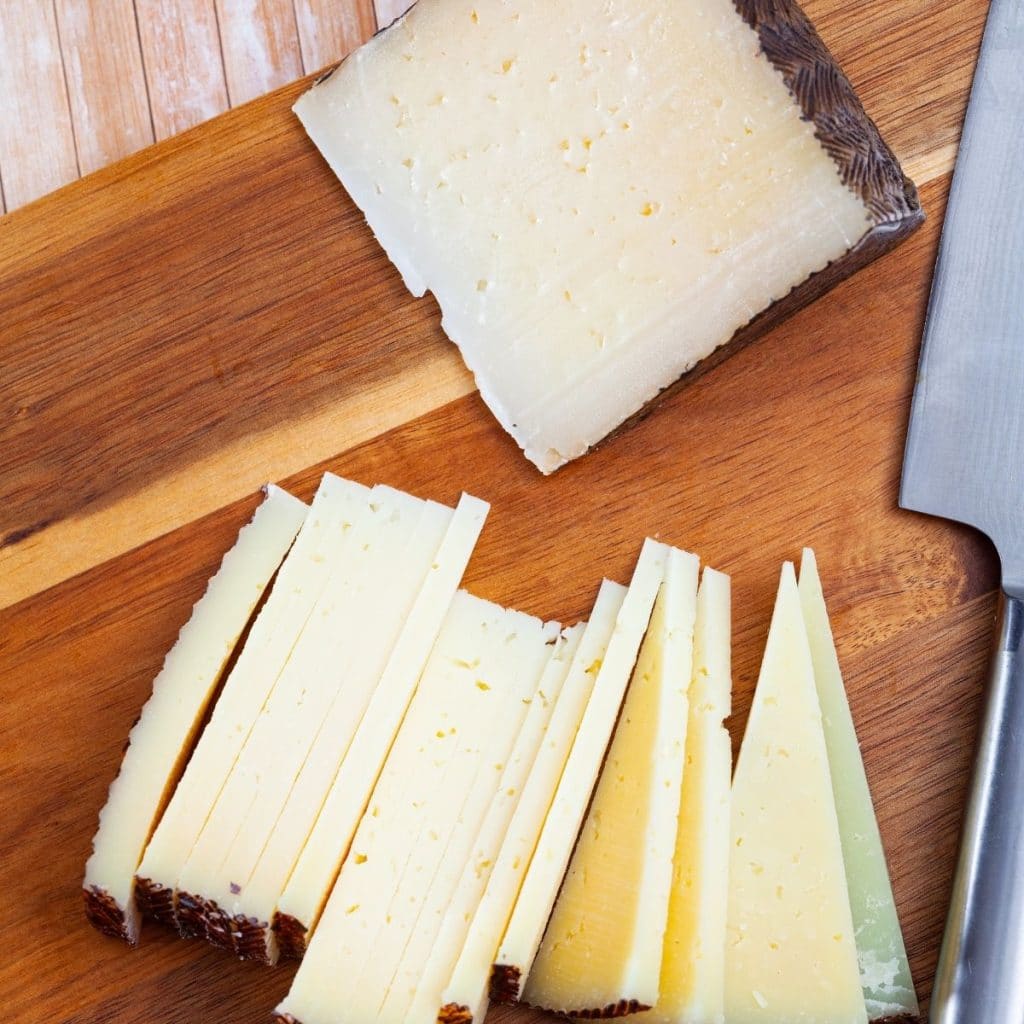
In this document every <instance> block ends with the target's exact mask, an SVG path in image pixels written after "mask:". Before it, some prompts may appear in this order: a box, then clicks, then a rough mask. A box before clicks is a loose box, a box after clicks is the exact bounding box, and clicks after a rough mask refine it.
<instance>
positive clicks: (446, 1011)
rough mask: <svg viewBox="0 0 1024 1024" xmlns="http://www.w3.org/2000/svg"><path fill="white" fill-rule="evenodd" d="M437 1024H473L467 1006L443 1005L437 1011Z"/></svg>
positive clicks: (471, 1015)
mask: <svg viewBox="0 0 1024 1024" xmlns="http://www.w3.org/2000/svg"><path fill="white" fill-rule="evenodd" d="M437 1024H473V1014H472V1012H471V1011H470V1009H469V1007H468V1006H461V1005H459V1004H458V1003H445V1004H444V1006H442V1007H441V1009H440V1010H438V1011H437Z"/></svg>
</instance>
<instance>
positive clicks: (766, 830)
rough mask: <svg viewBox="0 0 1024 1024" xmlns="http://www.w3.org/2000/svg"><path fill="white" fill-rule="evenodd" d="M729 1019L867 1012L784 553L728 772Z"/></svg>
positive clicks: (816, 1020)
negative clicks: (748, 702) (748, 708)
mask: <svg viewBox="0 0 1024 1024" xmlns="http://www.w3.org/2000/svg"><path fill="white" fill-rule="evenodd" d="M725 1019H726V1020H727V1021H729V1024H757V1022H769V1021H771V1022H773V1024H774V1022H776V1021H783V1020H784V1021H792V1022H797V1021H799V1022H801V1024H864V1022H865V1021H866V1020H867V1014H866V1012H865V1008H864V997H863V995H862V994H861V986H860V974H859V971H858V968H857V948H856V945H855V942H854V934H853V921H852V919H851V915H850V899H849V895H848V892H847V887H846V874H845V872H844V870H843V852H842V846H841V844H840V839H839V823H838V820H837V818H836V808H835V801H834V800H833V797H832V781H831V778H830V775H829V763H828V753H827V750H826V747H825V736H824V732H823V731H822V724H821V711H820V709H819V706H818V697H817V693H816V691H815V685H814V667H813V664H812V661H811V649H810V645H809V643H808V640H807V630H806V628H805V626H804V619H803V611H802V609H801V606H800V594H799V591H798V590H797V583H796V576H795V574H794V572H793V565H792V563H790V562H787V563H786V564H785V565H784V566H783V569H782V579H781V582H780V585H779V593H778V598H777V600H776V604H775V611H774V614H773V615H772V624H771V629H770V631H769V633H768V643H767V646H766V647H765V652H764V660H763V662H762V664H761V673H760V676H759V677H758V681H757V689H756V691H755V693H754V704H753V707H752V708H751V711H750V718H749V720H748V722H747V730H746V734H745V736H744V737H743V745H742V747H741V748H740V755H739V761H738V763H737V766H736V774H735V776H734V778H733V791H732V821H731V829H730V857H729V901H728V915H727V928H726V948H725Z"/></svg>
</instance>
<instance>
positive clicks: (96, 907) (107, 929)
mask: <svg viewBox="0 0 1024 1024" xmlns="http://www.w3.org/2000/svg"><path fill="white" fill-rule="evenodd" d="M82 896H83V898H84V900H85V916H86V918H87V919H88V921H89V924H91V925H92V926H93V928H95V929H96V930H97V931H98V932H102V933H103V934H104V935H109V936H110V937H111V938H112V939H120V940H121V941H122V942H127V943H128V944H129V945H130V946H135V945H138V940H137V939H133V938H132V934H131V932H130V931H129V929H128V922H127V921H126V920H125V916H124V912H123V911H122V910H121V908H120V907H119V906H118V904H117V900H115V899H114V897H113V896H111V895H110V893H109V892H107V890H106V889H101V888H100V887H99V886H98V885H93V886H90V887H89V888H88V889H83V890H82Z"/></svg>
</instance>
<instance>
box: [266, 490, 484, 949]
mask: <svg viewBox="0 0 1024 1024" xmlns="http://www.w3.org/2000/svg"><path fill="white" fill-rule="evenodd" d="M488 510H489V506H488V505H487V503H486V502H483V501H480V499H478V498H473V497H470V496H469V495H463V496H462V498H461V499H460V501H459V503H458V506H457V507H456V509H455V514H454V516H453V517H452V521H451V524H450V526H449V528H448V531H447V533H446V534H445V537H444V540H443V541H442V542H441V547H440V548H439V549H438V552H437V557H436V558H435V560H434V562H433V563H432V565H431V568H430V572H429V574H428V576H427V579H426V581H425V582H424V584H423V587H422V589H421V590H420V593H419V595H418V596H417V598H416V602H415V604H414V605H413V608H412V610H411V611H410V613H409V616H408V618H407V620H406V623H405V627H404V628H403V630H402V634H401V636H400V637H399V638H398V641H397V643H396V644H395V648H394V650H393V651H392V653H391V657H390V659H389V660H388V664H387V667H386V668H385V669H384V672H383V674H382V676H381V679H380V682H379V683H378V684H377V687H376V689H375V691H374V694H373V697H372V698H371V699H370V703H369V705H368V707H367V709H366V712H365V714H364V715H363V718H362V720H361V721H360V723H359V728H358V729H357V730H356V733H355V736H354V737H353V739H352V743H351V746H350V747H349V749H348V751H347V752H346V753H345V756H344V758H343V759H342V758H341V757H340V753H339V754H338V756H336V757H334V758H331V757H329V756H328V754H329V751H327V750H326V749H324V748H318V750H317V752H316V754H317V756H316V757H311V758H309V759H307V761H306V763H305V764H304V765H303V768H302V771H301V772H300V774H299V777H298V779H297V781H296V784H295V787H294V789H293V790H292V794H291V796H290V798H289V802H288V804H287V806H286V807H285V810H284V812H283V813H282V816H281V819H280V821H279V826H278V827H279V829H280V828H283V827H287V829H288V830H290V831H294V832H299V831H303V830H304V831H305V832H306V834H307V839H306V842H305V845H304V846H303V848H302V852H301V854H300V855H299V856H298V859H297V860H296V861H295V862H294V864H293V865H292V866H291V867H290V872H289V874H287V875H282V873H281V872H280V871H278V870H277V869H276V868H275V867H274V866H273V865H274V864H276V863H277V862H278V858H277V851H276V846H277V843H276V842H275V837H271V841H270V844H269V846H268V848H267V850H265V851H264V854H263V857H262V858H261V860H260V863H259V865H258V866H257V868H256V872H255V874H254V876H253V883H258V884H260V885H261V886H262V885H265V884H270V883H269V880H268V881H267V882H265V881H264V880H263V879H262V878H261V877H260V876H261V875H265V874H268V873H270V874H272V875H273V878H272V884H273V885H276V886H278V887H279V894H280V895H279V897H278V901H277V909H276V911H275V923H276V925H277V931H276V934H277V936H278V939H279V940H282V945H283V946H284V950H283V951H284V952H286V953H288V954H289V955H301V954H302V951H303V949H304V947H305V942H306V939H307V937H308V936H309V935H310V934H311V933H312V931H313V929H314V928H315V927H316V924H317V921H318V919H319V917H320V912H321V909H322V908H323V905H324V903H325V901H326V900H327V896H328V894H329V893H330V891H331V886H332V885H333V884H334V880H335V878H336V877H337V874H338V869H339V867H340V866H341V863H342V860H343V859H344V857H345V855H346V853H347V852H348V849H349V844H350V843H351V840H352V836H353V834H354V832H355V830H356V827H357V825H358V823H359V819H360V816H361V815H362V813H363V811H364V809H365V807H366V804H367V801H368V800H369V798H370V793H371V791H372V790H373V787H374V785H375V783H376V782H377V778H378V776H379V774H380V772H381V768H382V766H383V764H384V763H385V759H386V757H387V756H388V751H389V750H390V748H391V744H392V741H393V740H394V738H395V734H396V733H397V732H398V730H399V727H400V725H401V723H402V718H403V716H404V715H405V713H406V709H407V708H408V707H409V702H410V700H411V699H412V697H413V694H414V692H415V690H416V687H417V684H418V681H419V679H420V677H421V675H422V673H423V670H424V666H425V665H426V664H427V660H428V658H429V656H430V652H431V649H432V648H433V647H434V644H435V641H436V640H437V638H438V634H439V632H440V630H441V629H442V627H443V623H444V621H445V618H446V616H447V614H448V613H449V609H450V607H451V605H452V600H453V598H454V596H455V593H456V590H457V588H458V586H459V581H460V580H461V579H462V574H463V572H464V571H465V569H466V565H467V564H468V563H469V559H470V556H471V555H472V552H473V548H474V547H475V545H476V542H477V539H478V538H479V536H480V531H481V530H482V529H483V524H484V520H485V519H486V517H487V512H488ZM272 857H273V859H271V858H272ZM282 925H283V927H282Z"/></svg>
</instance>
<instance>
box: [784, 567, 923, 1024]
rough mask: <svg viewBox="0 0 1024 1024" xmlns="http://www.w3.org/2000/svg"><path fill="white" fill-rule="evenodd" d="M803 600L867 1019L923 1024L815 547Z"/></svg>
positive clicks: (803, 578) (803, 570) (803, 580)
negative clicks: (919, 1021)
mask: <svg viewBox="0 0 1024 1024" xmlns="http://www.w3.org/2000/svg"><path fill="white" fill-rule="evenodd" d="M800 601H801V604H802V605H803V610H804V622H805V623H806V624H807V635H808V638H809V639H810V643H811V658H812V660H813V662H814V681H815V683H816V684H817V688H818V701H819V703H820V704H821V714H822V720H823V723H824V726H825V746H826V747H827V748H828V760H829V766H830V768H831V775H832V792H833V794H834V795H835V800H836V814H837V816H838V818H839V835H840V839H841V840H842V844H843V864H844V866H845V868H846V884H847V886H848V887H849V890H850V910H851V912H852V914H853V927H854V935H855V938H856V942H857V960H858V962H859V963H860V982H861V988H862V989H863V991H864V1004H865V1007H866V1009H867V1013H868V1019H869V1020H883V1019H885V1018H886V1017H904V1016H908V1017H912V1018H914V1019H916V1018H917V1017H918V1016H919V1014H920V1010H919V1008H918V1005H917V996H916V994H915V992H914V980H913V978H912V977H911V975H910V963H909V961H908V960H907V951H906V948H905V947H904V945H903V932H902V931H901V930H900V922H899V917H898V916H897V914H896V900H895V899H894V897H893V892H892V885H891V883H890V882H889V870H888V867H887V865H886V862H885V850H884V848H883V846H882V836H881V834H880V833H879V831H878V822H877V820H876V819H875V808H874V805H873V803H872V801H871V790H870V789H869V788H868V778H867V775H866V774H865V771H864V761H863V759H862V758H861V754H860V745H859V744H858V742H857V732H856V730H855V729H854V725H853V717H852V716H851V714H850V705H849V703H848V702H847V699H846V689H845V687H844V686H843V674H842V671H841V670H840V668H839V658H838V656H837V654H836V648H835V644H834V643H833V641H832V628H831V626H830V625H829V621H828V611H827V610H826V608H825V595H824V594H823V593H822V590H821V580H820V579H819V578H818V566H817V563H816V561H815V558H814V552H813V551H812V550H811V549H810V548H804V552H803V558H802V559H801V562H800Z"/></svg>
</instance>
